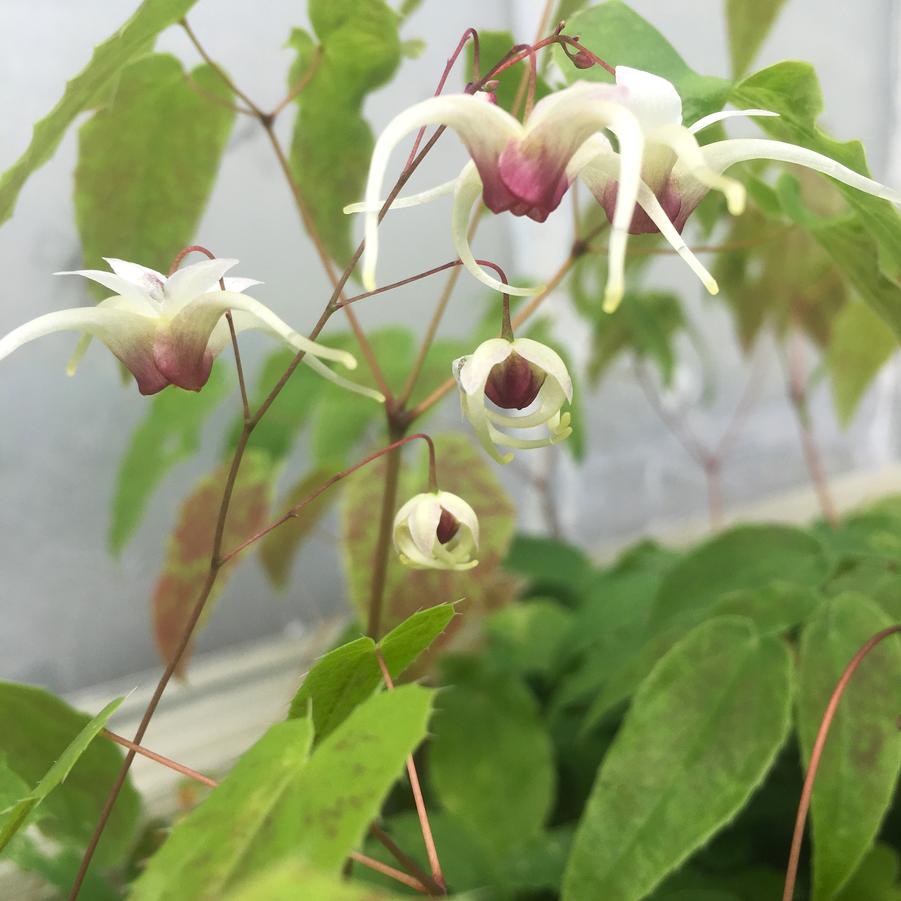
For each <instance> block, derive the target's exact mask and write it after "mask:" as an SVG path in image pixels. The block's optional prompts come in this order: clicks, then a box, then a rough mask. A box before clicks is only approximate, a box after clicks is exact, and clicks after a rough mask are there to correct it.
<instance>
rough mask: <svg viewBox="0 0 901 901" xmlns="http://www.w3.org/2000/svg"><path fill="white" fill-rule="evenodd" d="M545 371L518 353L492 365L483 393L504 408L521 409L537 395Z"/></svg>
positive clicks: (544, 376)
mask: <svg viewBox="0 0 901 901" xmlns="http://www.w3.org/2000/svg"><path fill="white" fill-rule="evenodd" d="M546 377H547V373H546V372H544V370H542V369H539V368H538V367H537V366H535V365H534V364H532V363H530V362H529V361H528V360H526V359H525V358H524V357H521V356H520V355H519V354H518V353H511V354H510V356H509V357H507V359H506V360H504V361H502V362H501V363H498V364H497V365H495V366H493V367H492V369H491V373H490V374H489V376H488V381H487V382H485V395H486V397H487V398H488V399H489V400H490V401H491V402H492V403H493V404H495V405H496V406H498V407H501V409H504V410H523V409H525V408H526V407H528V406H529V404H531V403H532V401H534V400H535V398H536V397H538V392H539V391H540V390H541V386H542V385H543V384H544V380H545V378H546Z"/></svg>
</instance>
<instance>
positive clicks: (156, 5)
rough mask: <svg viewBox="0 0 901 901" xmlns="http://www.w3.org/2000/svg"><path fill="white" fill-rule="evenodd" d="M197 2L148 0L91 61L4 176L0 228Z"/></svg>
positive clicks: (0, 189)
mask: <svg viewBox="0 0 901 901" xmlns="http://www.w3.org/2000/svg"><path fill="white" fill-rule="evenodd" d="M194 3H195V0H144V2H143V3H142V4H141V5H140V6H139V7H138V9H137V10H136V11H135V13H134V14H133V15H132V16H131V18H130V19H129V20H128V21H127V22H125V23H124V24H123V25H122V26H120V27H119V28H118V29H117V30H116V31H115V32H114V33H113V35H112V37H110V38H108V39H107V40H106V41H104V42H103V43H102V44H99V45H98V46H97V47H96V48H95V49H94V53H93V55H92V56H91V59H90V62H89V63H88V64H87V66H85V68H84V69H82V71H81V72H79V74H78V75H76V76H75V77H74V78H73V79H72V80H71V81H70V82H69V83H68V84H67V85H66V90H65V92H64V93H63V96H62V98H60V101H59V102H58V103H57V104H56V106H55V107H54V108H53V109H52V110H51V111H50V112H49V113H48V114H47V115H46V116H45V117H44V118H43V119H41V121H40V122H38V123H37V124H36V125H35V127H34V134H33V135H32V138H31V143H30V144H29V145H28V148H27V149H26V151H25V153H23V154H22V156H21V157H19V159H18V160H17V161H16V163H15V164H14V165H13V167H12V168H11V169H8V170H7V171H6V172H4V173H3V175H2V176H0V224H2V223H3V222H5V221H6V220H7V219H9V217H10V216H11V215H12V213H13V208H14V207H15V205H16V199H17V198H18V196H19V191H21V190H22V186H23V185H24V184H25V182H26V181H27V179H28V178H29V176H30V175H31V173H32V172H34V171H35V170H36V169H38V168H40V167H41V166H43V165H44V163H46V162H47V161H48V160H49V159H50V158H51V157H52V156H53V154H54V152H55V151H56V148H57V147H58V146H59V142H60V141H61V140H62V138H63V135H64V134H65V133H66V130H67V129H68V127H69V126H70V125H71V124H72V122H73V121H74V119H75V117H76V116H77V115H78V114H79V113H80V112H82V111H83V110H85V109H89V108H90V107H91V106H92V105H94V104H95V103H97V101H98V100H99V99H100V98H101V97H102V95H103V93H104V92H105V91H107V90H109V89H110V88H111V87H113V86H114V85H115V83H116V78H117V77H118V75H119V73H120V72H121V70H122V68H123V67H124V66H126V65H128V63H130V62H131V61H132V60H134V59H135V58H136V57H138V56H140V55H142V54H144V53H146V52H147V51H148V50H149V49H150V48H151V47H152V46H153V42H154V41H155V40H156V36H157V35H158V34H159V33H160V32H161V31H162V30H163V29H164V28H168V27H169V26H170V25H173V24H175V23H176V22H178V20H179V19H181V18H182V17H183V16H184V15H185V14H186V13H187V12H188V10H190V9H191V7H192V6H193V5H194Z"/></svg>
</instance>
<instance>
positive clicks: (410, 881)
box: [350, 851, 431, 895]
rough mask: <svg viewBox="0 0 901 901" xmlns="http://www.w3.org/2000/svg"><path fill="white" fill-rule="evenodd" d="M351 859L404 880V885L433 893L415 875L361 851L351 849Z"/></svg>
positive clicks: (392, 877) (397, 879)
mask: <svg viewBox="0 0 901 901" xmlns="http://www.w3.org/2000/svg"><path fill="white" fill-rule="evenodd" d="M350 859H351V860H354V861H356V862H357V863H359V864H362V865H363V866H364V867H369V869H370V870H375V872H376V873H381V874H382V875H383V876H388V877H389V878H390V879H394V880H396V881H397V882H402V883H403V884H404V885H407V886H409V887H410V888H412V889H415V890H416V891H417V892H421V893H422V894H423V895H429V894H431V892H429V890H428V889H427V888H426V887H425V886H424V885H423V884H422V883H421V882H420V881H419V880H418V879H416V878H415V877H414V876H409V875H408V874H407V873H403V872H401V871H400V870H398V869H396V868H395V867H392V866H389V865H388V864H386V863H382V862H381V861H380V860H376V859H375V858H374V857H368V856H367V855H365V854H360V852H359V851H351V853H350Z"/></svg>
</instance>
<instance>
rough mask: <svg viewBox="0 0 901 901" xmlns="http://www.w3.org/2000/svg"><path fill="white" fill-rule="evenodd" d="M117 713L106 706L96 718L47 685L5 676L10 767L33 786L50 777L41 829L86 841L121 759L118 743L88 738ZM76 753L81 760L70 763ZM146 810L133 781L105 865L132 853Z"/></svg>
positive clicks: (3, 731)
mask: <svg viewBox="0 0 901 901" xmlns="http://www.w3.org/2000/svg"><path fill="white" fill-rule="evenodd" d="M110 713H112V710H110V709H109V708H106V709H105V710H104V711H103V712H102V713H101V714H100V715H99V716H98V717H97V718H96V719H95V720H94V721H91V720H90V718H89V717H87V716H85V715H84V714H82V713H79V712H78V711H76V710H74V709H73V708H72V707H70V706H69V705H68V704H66V703H65V701H63V700H61V699H60V698H57V697H55V696H54V695H52V694H50V692H48V691H45V690H44V689H42V688H36V687H33V686H30V685H18V684H15V683H12V682H0V735H2V736H3V738H2V751H3V755H5V758H6V764H7V766H8V767H9V769H10V770H11V771H12V772H13V773H14V774H15V775H16V776H17V777H18V778H19V779H20V780H22V781H24V782H25V784H26V785H29V786H33V785H38V783H40V782H42V780H46V782H44V785H43V786H42V787H41V790H40V791H41V794H42V795H44V797H43V799H42V801H41V804H40V807H39V808H38V810H37V827H38V829H39V830H40V831H41V832H42V833H43V834H44V835H45V836H46V837H47V838H50V839H53V840H54V841H57V842H60V843H65V844H70V845H76V846H79V847H84V846H85V844H86V843H87V842H88V840H89V839H90V836H91V833H92V832H93V831H94V826H95V825H96V822H97V818H98V817H99V816H100V809H101V807H102V806H103V801H104V797H105V792H104V791H102V790H98V786H107V785H111V784H112V782H113V780H114V779H115V778H116V775H117V774H118V772H119V767H120V766H121V764H122V754H121V752H120V751H119V749H118V748H117V747H116V746H115V745H113V744H112V742H107V741H101V742H93V743H91V742H90V738H89V736H90V735H91V733H92V732H93V733H94V734H96V731H99V729H100V728H102V727H103V720H102V718H103V717H104V716H108V715H109V714H110ZM95 726H96V727H97V728H96V731H95V730H94V727H95ZM85 740H87V741H85ZM83 743H84V746H82V745H83ZM73 758H77V760H76V761H75V762H74V766H71V764H72V763H73ZM59 761H62V762H61V763H59V766H58V767H57V763H58V762H59ZM70 766H71V771H69V769H70ZM0 769H2V768H0ZM51 774H52V775H51ZM60 777H65V782H64V783H63V784H62V785H60V786H59V787H58V788H57V789H56V790H55V791H53V792H52V793H49V794H48V793H47V792H46V791H45V789H47V790H48V791H49V789H50V788H52V787H53V783H54V782H55V783H56V784H57V785H58V784H59V782H58V780H59V778H60ZM5 796H6V793H5V792H4V797H5ZM19 797H21V795H20V796H19ZM15 800H18V798H17V799H15ZM4 806H5V805H4ZM139 811H140V799H139V797H138V794H137V792H136V791H135V790H134V788H133V787H132V784H131V781H130V780H128V781H127V782H126V783H125V786H124V788H123V790H122V793H121V794H120V796H119V801H118V802H117V803H116V806H115V808H113V812H112V814H111V817H110V821H109V829H108V831H107V832H105V833H104V836H103V839H102V841H101V843H100V846H99V849H98V858H97V860H98V863H99V864H100V866H101V867H108V866H113V865H115V864H118V863H120V862H121V861H122V859H123V858H124V856H125V855H126V854H127V853H128V851H129V848H130V846H131V844H132V842H133V841H134V838H135V831H136V828H137V825H138V816H139Z"/></svg>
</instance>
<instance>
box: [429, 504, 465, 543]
mask: <svg viewBox="0 0 901 901" xmlns="http://www.w3.org/2000/svg"><path fill="white" fill-rule="evenodd" d="M459 531H460V520H459V519H457V517H456V516H454V514H453V513H450V512H449V511H447V510H445V509H444V507H442V508H441V519H439V520H438V528H437V529H436V530H435V534H436V535H437V537H438V541H440V542H441V544H447V543H448V541H450V540H451V538H453V537H454V535H456V534H457V532H459Z"/></svg>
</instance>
